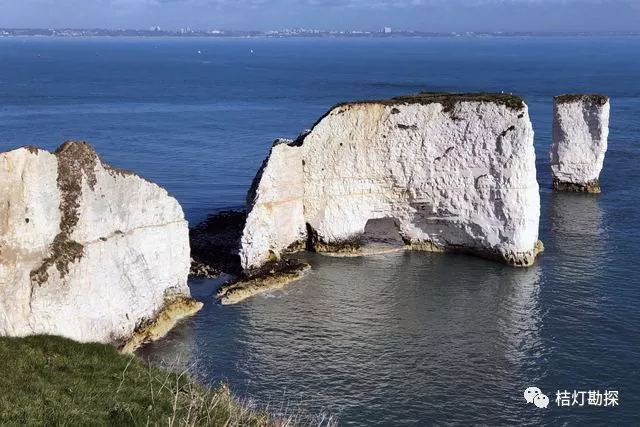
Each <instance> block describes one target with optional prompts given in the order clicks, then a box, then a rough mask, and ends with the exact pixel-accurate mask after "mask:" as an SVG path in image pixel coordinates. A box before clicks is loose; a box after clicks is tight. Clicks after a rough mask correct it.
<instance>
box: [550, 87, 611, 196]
mask: <svg viewBox="0 0 640 427" xmlns="http://www.w3.org/2000/svg"><path fill="white" fill-rule="evenodd" d="M610 109H611V107H610V103H609V98H608V97H607V96H604V95H586V94H570V95H561V96H557V97H555V99H554V108H553V144H552V146H551V153H550V158H551V171H552V173H553V189H554V190H556V191H573V192H583V193H600V191H601V190H600V172H601V171H602V166H603V163H604V157H605V153H606V152H607V140H608V138H609V114H610Z"/></svg>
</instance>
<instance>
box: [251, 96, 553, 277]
mask: <svg viewBox="0 0 640 427" xmlns="http://www.w3.org/2000/svg"><path fill="white" fill-rule="evenodd" d="M538 190H539V188H538V182H537V180H536V166H535V152H534V147H533V128H532V125H531V122H530V120H529V115H528V108H527V106H526V104H525V103H524V102H523V101H522V100H521V99H520V98H517V97H514V96H511V95H501V94H430V93H425V94H420V95H416V96H413V97H399V98H393V99H392V100H386V101H364V102H354V103H348V104H341V105H338V106H336V107H334V108H333V109H332V110H331V111H330V112H329V113H327V114H326V115H325V116H324V117H323V118H322V119H321V120H320V121H319V122H318V123H317V124H316V125H315V126H314V127H313V129H312V130H311V131H309V132H307V133H306V134H303V135H301V136H300V137H299V138H298V139H297V140H296V141H286V140H284V141H283V140H278V141H276V143H275V144H274V146H273V148H272V150H271V153H270V155H269V157H268V158H267V160H266V161H265V163H264V164H263V167H262V168H261V170H260V171H259V172H258V175H257V176H256V178H255V180H254V183H253V185H252V189H251V190H250V192H249V196H248V200H247V205H248V215H247V223H246V226H245V229H244V232H243V236H242V239H241V249H240V256H241V262H242V266H243V268H244V269H245V270H246V271H251V270H254V269H258V268H260V267H262V266H263V265H264V264H265V263H268V262H269V261H273V260H275V259H278V258H279V257H280V256H281V255H282V254H283V253H285V252H287V251H295V250H299V249H301V248H303V247H304V246H305V245H306V246H307V247H311V248H312V249H315V250H316V251H319V252H328V253H344V254H351V255H353V254H356V255H357V254H359V253H366V252H365V251H363V250H362V248H361V247H360V243H361V240H360V239H361V237H362V236H363V233H364V230H365V226H366V225H367V222H368V221H369V220H372V219H381V218H392V219H393V221H394V222H395V223H396V225H397V227H398V231H399V233H400V235H401V236H402V238H403V240H404V242H405V244H406V248H408V249H419V250H435V251H444V250H447V251H448V250H451V251H460V252H468V253H474V254H477V255H480V256H484V257H487V258H493V259H498V260H502V261H504V262H507V263H508V264H511V265H514V266H529V265H531V264H533V263H534V260H535V257H536V255H537V254H538V253H539V252H540V251H541V250H542V245H541V243H540V242H538V223H539V217H540V196H539V192H538Z"/></svg>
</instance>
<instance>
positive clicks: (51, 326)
mask: <svg viewBox="0 0 640 427" xmlns="http://www.w3.org/2000/svg"><path fill="white" fill-rule="evenodd" d="M189 267H190V257H189V236H188V227H187V222H186V221H185V219H184V214H183V212H182V208H181V207H180V205H179V204H178V202H177V201H176V200H175V199H174V198H172V197H171V196H169V194H168V193H167V192H166V191H165V190H164V189H162V188H160V187H159V186H157V185H155V184H152V183H150V182H147V181H145V180H144V179H142V178H140V177H138V176H136V175H135V174H133V173H130V172H126V171H121V170H117V169H114V168H112V167H110V166H109V165H107V164H105V163H103V162H102V161H101V159H100V158H99V157H98V156H97V155H96V153H95V152H94V150H93V149H92V148H91V146H89V145H88V144H86V143H83V142H67V143H65V144H63V145H62V146H61V147H60V148H58V149H57V150H56V151H55V153H53V154H52V153H49V152H47V151H44V150H39V149H37V148H32V147H25V148H20V149H17V150H13V151H9V152H6V153H1V154H0V335H11V336H25V335H31V334H50V335H61V336H64V337H68V338H71V339H74V340H77V341H81V342H87V341H97V342H103V343H114V344H116V345H119V346H126V347H127V349H129V350H131V349H133V348H134V347H135V346H136V345H138V344H140V343H141V342H143V341H145V340H147V339H153V338H156V337H157V336H159V335H162V332H161V331H163V330H164V331H166V330H167V329H168V328H170V327H171V326H173V324H174V323H175V322H176V321H177V320H178V319H179V318H181V317H185V316H187V315H190V314H193V313H194V312H196V311H198V310H199V309H200V307H201V303H198V302H196V301H194V300H192V299H190V298H189V289H188V288H187V284H186V281H187V275H188V273H189ZM127 343H128V345H127ZM131 343H134V344H133V345H132V344H131Z"/></svg>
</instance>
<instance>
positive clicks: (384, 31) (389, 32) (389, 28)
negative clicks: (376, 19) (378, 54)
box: [382, 27, 391, 34]
mask: <svg viewBox="0 0 640 427" xmlns="http://www.w3.org/2000/svg"><path fill="white" fill-rule="evenodd" d="M382 32H383V33H385V34H391V27H384V28H383V29H382Z"/></svg>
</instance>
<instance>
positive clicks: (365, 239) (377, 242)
mask: <svg viewBox="0 0 640 427" xmlns="http://www.w3.org/2000/svg"><path fill="white" fill-rule="evenodd" d="M361 244H362V247H363V248H367V249H393V248H402V247H403V246H404V245H405V243H404V240H403V239H402V236H401V235H400V228H399V226H398V224H397V221H396V220H395V219H394V218H377V219H370V220H369V221H367V224H366V225H365V227H364V234H363V235H362V239H361Z"/></svg>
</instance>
